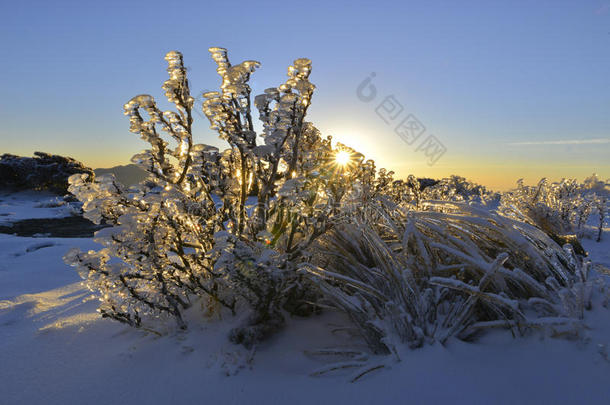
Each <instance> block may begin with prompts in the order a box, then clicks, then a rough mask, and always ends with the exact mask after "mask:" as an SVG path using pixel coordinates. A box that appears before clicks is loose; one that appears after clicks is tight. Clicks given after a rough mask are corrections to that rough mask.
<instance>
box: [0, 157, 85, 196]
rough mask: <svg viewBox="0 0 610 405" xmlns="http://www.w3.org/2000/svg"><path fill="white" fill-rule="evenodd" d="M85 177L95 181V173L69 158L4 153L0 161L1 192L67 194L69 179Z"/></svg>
mask: <svg viewBox="0 0 610 405" xmlns="http://www.w3.org/2000/svg"><path fill="white" fill-rule="evenodd" d="M76 173H86V174H89V175H90V179H91V180H93V178H94V176H95V175H94V173H93V170H92V169H90V168H88V167H86V166H85V165H83V164H82V163H81V162H79V161H77V160H74V159H72V158H69V157H64V156H59V155H50V154H48V153H44V152H35V153H34V157H22V156H16V155H11V154H8V153H5V154H4V155H2V156H1V157H0V188H8V189H12V190H48V191H51V192H54V193H58V194H66V193H67V192H68V177H70V176H71V175H73V174H76Z"/></svg>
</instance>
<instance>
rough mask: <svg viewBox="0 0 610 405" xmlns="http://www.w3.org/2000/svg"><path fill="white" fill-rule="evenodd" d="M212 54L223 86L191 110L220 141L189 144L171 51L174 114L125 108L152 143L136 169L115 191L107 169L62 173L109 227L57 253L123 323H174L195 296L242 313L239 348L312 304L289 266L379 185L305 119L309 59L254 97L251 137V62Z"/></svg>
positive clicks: (368, 167) (180, 78) (189, 117)
mask: <svg viewBox="0 0 610 405" xmlns="http://www.w3.org/2000/svg"><path fill="white" fill-rule="evenodd" d="M210 52H211V54H212V57H213V59H214V61H215V62H216V64H217V72H218V74H219V75H220V77H221V79H222V84H221V86H220V89H219V91H212V92H207V93H205V94H203V97H204V99H205V101H204V102H203V112H204V113H205V115H206V116H207V118H208V119H209V121H210V124H211V128H212V129H213V130H215V131H216V132H217V133H218V134H219V136H220V138H222V139H224V140H225V141H226V142H227V143H228V145H229V148H228V149H226V150H224V151H219V150H218V149H217V148H214V147H211V146H208V145H203V144H195V143H194V140H193V136H192V126H193V105H194V102H193V101H194V99H193V97H192V96H191V94H190V90H189V83H188V80H187V77H186V68H185V67H184V64H183V58H182V55H181V54H180V53H179V52H176V51H172V52H169V53H168V54H167V55H166V57H165V59H166V60H167V62H168V65H169V67H168V69H167V70H168V73H169V76H170V77H169V80H167V81H166V82H165V83H164V85H163V89H164V90H165V95H166V97H167V99H168V100H169V101H170V102H171V103H173V104H174V105H175V108H176V109H175V111H161V110H160V109H159V107H158V106H157V104H156V102H155V100H154V98H153V97H152V96H150V95H139V96H136V97H134V98H133V99H131V100H130V101H129V102H128V103H127V104H125V114H126V115H127V116H128V117H129V119H130V123H131V127H130V131H131V132H133V133H136V134H138V135H140V137H141V138H142V139H143V140H145V141H146V142H148V143H149V144H150V148H149V149H148V150H145V151H144V152H142V153H140V154H137V155H136V156H134V157H133V159H132V161H133V162H134V163H135V164H137V165H139V166H140V167H142V168H143V169H145V170H146V171H147V172H148V178H147V179H146V180H145V181H143V182H142V183H140V184H139V185H138V186H136V187H133V188H126V187H125V186H123V185H121V184H120V183H118V182H117V181H116V180H115V179H114V178H113V177H112V176H100V178H99V179H97V180H96V181H95V182H93V183H90V182H89V179H88V177H87V176H85V175H76V176H73V177H72V178H71V180H70V181H71V186H70V191H71V192H72V193H74V194H75V195H76V196H77V197H78V198H79V199H80V200H81V201H83V202H84V206H83V209H84V212H85V216H86V217H87V218H89V219H91V220H93V221H95V222H99V221H101V220H104V221H105V222H106V223H107V224H111V225H113V227H111V228H108V229H105V230H103V231H101V232H98V233H97V234H96V240H97V241H98V242H99V243H101V244H103V245H104V248H103V249H102V250H100V251H90V252H79V251H78V250H73V251H71V252H69V253H68V254H67V255H66V257H65V260H66V261H67V262H68V263H70V264H72V265H75V266H76V267H77V268H78V270H79V272H80V273H81V275H82V276H83V277H84V278H85V279H86V280H87V284H88V286H89V288H90V289H92V290H93V291H95V292H96V293H97V294H98V295H99V297H100V301H101V303H100V307H99V311H100V312H101V313H102V315H103V316H106V317H110V318H114V319H116V320H119V321H122V322H125V323H128V324H130V325H133V326H142V325H143V324H144V323H146V320H147V319H150V318H154V317H160V316H162V317H168V316H169V317H171V318H174V319H175V320H176V321H177V324H178V325H179V326H180V327H182V328H184V327H186V323H185V321H184V317H183V312H184V310H185V309H186V308H189V307H191V306H192V305H193V304H194V303H195V302H197V303H204V304H205V305H206V307H207V309H206V311H214V310H216V309H218V308H219V307H221V306H223V307H226V308H229V309H230V310H231V311H233V312H236V311H238V310H239V311H249V312H250V314H251V315H250V317H249V320H248V323H247V325H245V326H244V327H243V328H239V329H236V330H235V331H234V333H233V334H232V339H233V340H234V341H236V342H243V343H245V344H250V343H253V342H256V341H258V340H260V339H262V338H264V337H265V336H266V335H268V334H269V333H271V332H272V331H273V330H275V329H277V327H279V326H280V325H281V324H282V322H283V315H282V311H283V310H288V311H290V312H291V313H306V312H308V311H311V309H312V307H311V306H310V304H308V302H310V301H312V300H313V299H314V298H315V297H312V296H311V294H312V293H313V292H312V291H310V289H308V287H307V286H308V283H307V280H306V279H305V278H304V277H303V276H302V275H300V274H298V273H297V272H296V267H297V266H298V265H299V263H300V262H302V261H303V260H306V259H307V257H308V256H309V255H310V248H311V246H312V244H313V243H314V242H315V240H316V239H317V238H319V237H320V236H321V235H323V234H324V233H326V232H327V231H328V230H329V229H330V228H331V227H332V226H333V223H334V221H335V219H336V218H337V216H338V215H340V209H339V208H340V206H341V202H342V200H343V199H344V198H345V196H346V195H347V194H349V193H350V192H351V190H352V189H354V187H358V188H359V190H360V191H361V194H360V195H361V196H366V195H371V194H372V193H374V192H375V190H376V189H378V188H379V187H378V186H377V183H378V181H377V179H376V174H375V173H376V171H375V167H374V165H373V164H372V162H370V161H369V162H364V161H363V157H362V155H360V154H358V153H356V152H355V151H353V150H351V149H349V148H347V147H345V146H343V145H337V146H334V147H333V145H332V144H331V139H330V137H329V138H322V137H321V135H320V133H319V131H318V130H317V129H316V128H315V127H314V126H313V125H312V124H311V123H309V122H307V121H305V116H306V113H307V109H308V107H309V105H310V104H311V98H312V95H313V91H314V85H313V84H311V82H310V81H309V74H310V72H311V62H310V61H309V60H308V59H297V60H295V61H294V64H293V65H292V66H290V67H289V68H288V79H287V80H286V81H285V82H284V83H283V84H281V85H280V86H278V87H274V88H269V89H267V90H265V92H264V93H263V94H261V95H258V96H256V97H255V98H254V105H255V106H256V108H257V109H258V112H259V118H260V120H261V121H262V124H263V131H262V133H260V134H257V133H256V132H255V129H254V124H253V121H254V118H253V116H252V114H253V110H252V99H251V89H250V87H249V86H248V80H249V77H250V75H251V74H252V73H253V72H254V70H255V69H257V68H258V67H259V63H258V62H256V61H246V62H242V63H240V64H237V65H233V64H231V63H230V62H229V59H228V57H227V51H226V50H225V49H223V48H210ZM339 150H343V152H342V153H344V154H345V156H347V157H348V158H347V159H346V161H345V162H343V163H344V164H343V165H339V164H337V163H336V162H335V157H336V155H337V153H338V151H339ZM252 194H256V198H249V196H250V195H252Z"/></svg>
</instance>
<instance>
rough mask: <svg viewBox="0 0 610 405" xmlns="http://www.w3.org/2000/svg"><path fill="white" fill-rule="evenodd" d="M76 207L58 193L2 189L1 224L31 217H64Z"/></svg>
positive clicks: (0, 201) (0, 204)
mask: <svg viewBox="0 0 610 405" xmlns="http://www.w3.org/2000/svg"><path fill="white" fill-rule="evenodd" d="M74 212H75V207H74V206H72V205H70V204H68V203H66V202H65V201H63V199H62V198H61V197H58V196H57V195H56V194H52V193H47V192H36V191H21V192H18V193H9V192H6V191H0V225H3V224H6V223H11V222H15V221H19V220H22V219H30V218H64V217H68V216H70V215H72V214H73V213H74Z"/></svg>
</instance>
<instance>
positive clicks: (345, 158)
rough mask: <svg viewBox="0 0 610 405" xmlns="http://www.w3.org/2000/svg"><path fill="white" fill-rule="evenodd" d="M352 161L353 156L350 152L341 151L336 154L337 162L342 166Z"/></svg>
mask: <svg viewBox="0 0 610 405" xmlns="http://www.w3.org/2000/svg"><path fill="white" fill-rule="evenodd" d="M351 160H352V156H351V155H350V153H349V152H347V151H344V150H340V151H339V152H337V153H336V154H335V162H337V164H338V165H340V166H345V165H347V164H348V163H349V162H350V161H351Z"/></svg>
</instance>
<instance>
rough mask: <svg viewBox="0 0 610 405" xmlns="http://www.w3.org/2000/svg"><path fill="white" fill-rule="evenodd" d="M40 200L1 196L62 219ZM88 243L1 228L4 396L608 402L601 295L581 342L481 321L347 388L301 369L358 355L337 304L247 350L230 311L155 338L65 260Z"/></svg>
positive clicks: (390, 360)
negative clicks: (124, 318)
mask: <svg viewBox="0 0 610 405" xmlns="http://www.w3.org/2000/svg"><path fill="white" fill-rule="evenodd" d="M13 197H14V198H13ZM49 198H52V197H50V196H48V195H41V194H29V195H28V194H22V193H19V194H17V195H7V194H3V195H2V196H0V200H2V201H1V202H0V214H1V213H10V219H11V220H16V219H23V218H33V217H41V216H43V215H47V217H56V216H58V215H64V214H65V213H66V212H65V211H64V209H65V207H56V208H35V206H36V205H37V204H39V203H40V202H43V201H48V199H49ZM0 218H4V217H0ZM583 244H584V246H585V248H586V249H587V250H588V251H589V252H590V258H591V259H592V260H593V262H594V266H593V267H594V268H595V269H596V272H597V273H599V274H600V277H605V278H610V270H608V269H609V268H610V229H606V231H605V234H604V239H603V240H602V242H601V243H596V242H594V241H593V240H590V239H585V240H584V242H583ZM96 246H97V245H96V244H95V243H94V242H93V241H92V240H91V239H84V238H83V239H76V238H73V239H68V238H45V237H40V238H25V237H17V236H12V235H1V234H0V403H2V404H21V403H32V404H34V403H45V404H66V403H89V404H97V403H99V404H105V403H138V404H146V403H149V404H166V403H173V402H180V403H189V402H192V403H202V402H206V403H220V404H241V403H252V404H258V403H260V404H276V403H277V404H279V403H291V404H311V403H358V404H369V403H370V404H373V403H374V404H378V403H405V402H407V401H408V402H413V403H440V402H447V403H469V404H472V403H490V402H491V403H523V404H530V403H531V404H534V403H588V404H605V403H608V398H610V360H609V358H608V351H609V350H610V310H609V309H606V308H604V307H603V306H602V305H601V303H602V300H603V296H602V294H601V293H599V292H598V293H597V295H596V296H595V298H594V301H593V309H592V310H591V311H587V312H586V314H585V323H586V324H587V325H588V326H589V328H590V329H588V330H587V331H586V337H585V338H584V339H577V340H568V339H557V338H551V337H550V336H547V335H546V334H544V333H540V334H532V335H529V336H526V337H519V338H513V337H512V335H511V334H510V332H508V331H505V330H490V331H489V332H487V333H486V334H485V335H483V336H482V337H481V338H479V340H477V342H475V343H466V342H461V341H458V340H450V341H449V342H448V344H447V345H446V346H441V345H438V344H436V345H425V346H424V347H423V348H421V349H416V350H409V349H407V348H405V349H404V350H403V351H402V352H401V353H399V355H400V358H401V361H400V362H397V361H395V359H394V357H393V356H390V357H375V356H372V355H369V356H368V358H369V364H370V365H371V366H375V365H377V364H385V365H386V367H384V368H382V369H380V370H377V371H374V372H372V373H370V374H367V375H366V376H364V377H363V378H362V379H360V380H359V381H358V382H356V383H353V384H352V383H350V382H349V380H350V377H352V376H353V370H352V371H343V372H338V373H329V374H324V375H322V376H318V377H312V376H311V375H310V374H311V373H312V372H314V371H315V370H318V369H320V368H321V367H324V366H325V364H327V362H329V361H335V362H340V361H342V359H340V358H332V359H328V360H326V361H325V360H324V357H323V356H311V355H307V354H306V352H307V351H315V350H319V349H324V348H344V349H349V350H361V351H366V349H365V348H364V347H365V346H364V345H363V344H362V342H361V341H359V340H357V339H356V338H352V337H350V336H349V334H346V333H332V330H333V329H334V328H345V327H349V326H350V324H349V322H348V320H347V319H345V318H344V317H343V316H341V315H340V314H337V313H332V312H328V311H327V312H326V313H325V314H323V315H320V316H317V317H313V318H308V319H300V318H293V319H289V321H288V325H287V326H286V328H285V329H284V330H283V331H282V332H281V333H279V334H278V335H276V336H274V337H272V338H271V339H270V340H269V341H267V342H265V343H264V344H262V345H260V346H259V347H258V348H257V349H256V352H250V351H248V350H247V349H245V348H243V347H241V346H236V345H233V344H231V343H230V342H229V341H228V340H227V334H228V331H229V330H230V329H231V327H232V326H234V325H236V324H237V323H238V322H239V320H238V319H235V318H232V317H230V316H224V317H223V319H210V320H208V321H207V322H206V321H198V320H195V319H192V320H191V322H189V330H188V331H186V332H171V333H169V334H167V335H164V336H157V335H156V334H153V333H148V332H144V331H138V330H134V329H133V328H130V327H127V326H124V325H122V324H119V323H117V322H115V321H111V320H107V319H101V318H100V317H99V316H98V314H97V313H96V312H95V308H96V302H95V299H94V298H92V297H91V295H90V293H89V292H88V291H87V290H85V289H84V288H83V287H82V285H81V283H80V279H79V277H78V275H77V273H76V272H75V271H74V270H73V269H72V268H70V267H68V266H67V265H65V264H64V263H63V262H62V259H61V257H62V256H63V255H64V254H65V253H66V251H67V250H69V249H70V248H72V247H79V248H81V249H82V250H88V249H93V248H95V247H96ZM195 312H196V311H195ZM195 312H194V313H190V314H188V315H189V316H195ZM343 360H347V361H350V359H343ZM352 360H353V359H352Z"/></svg>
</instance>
